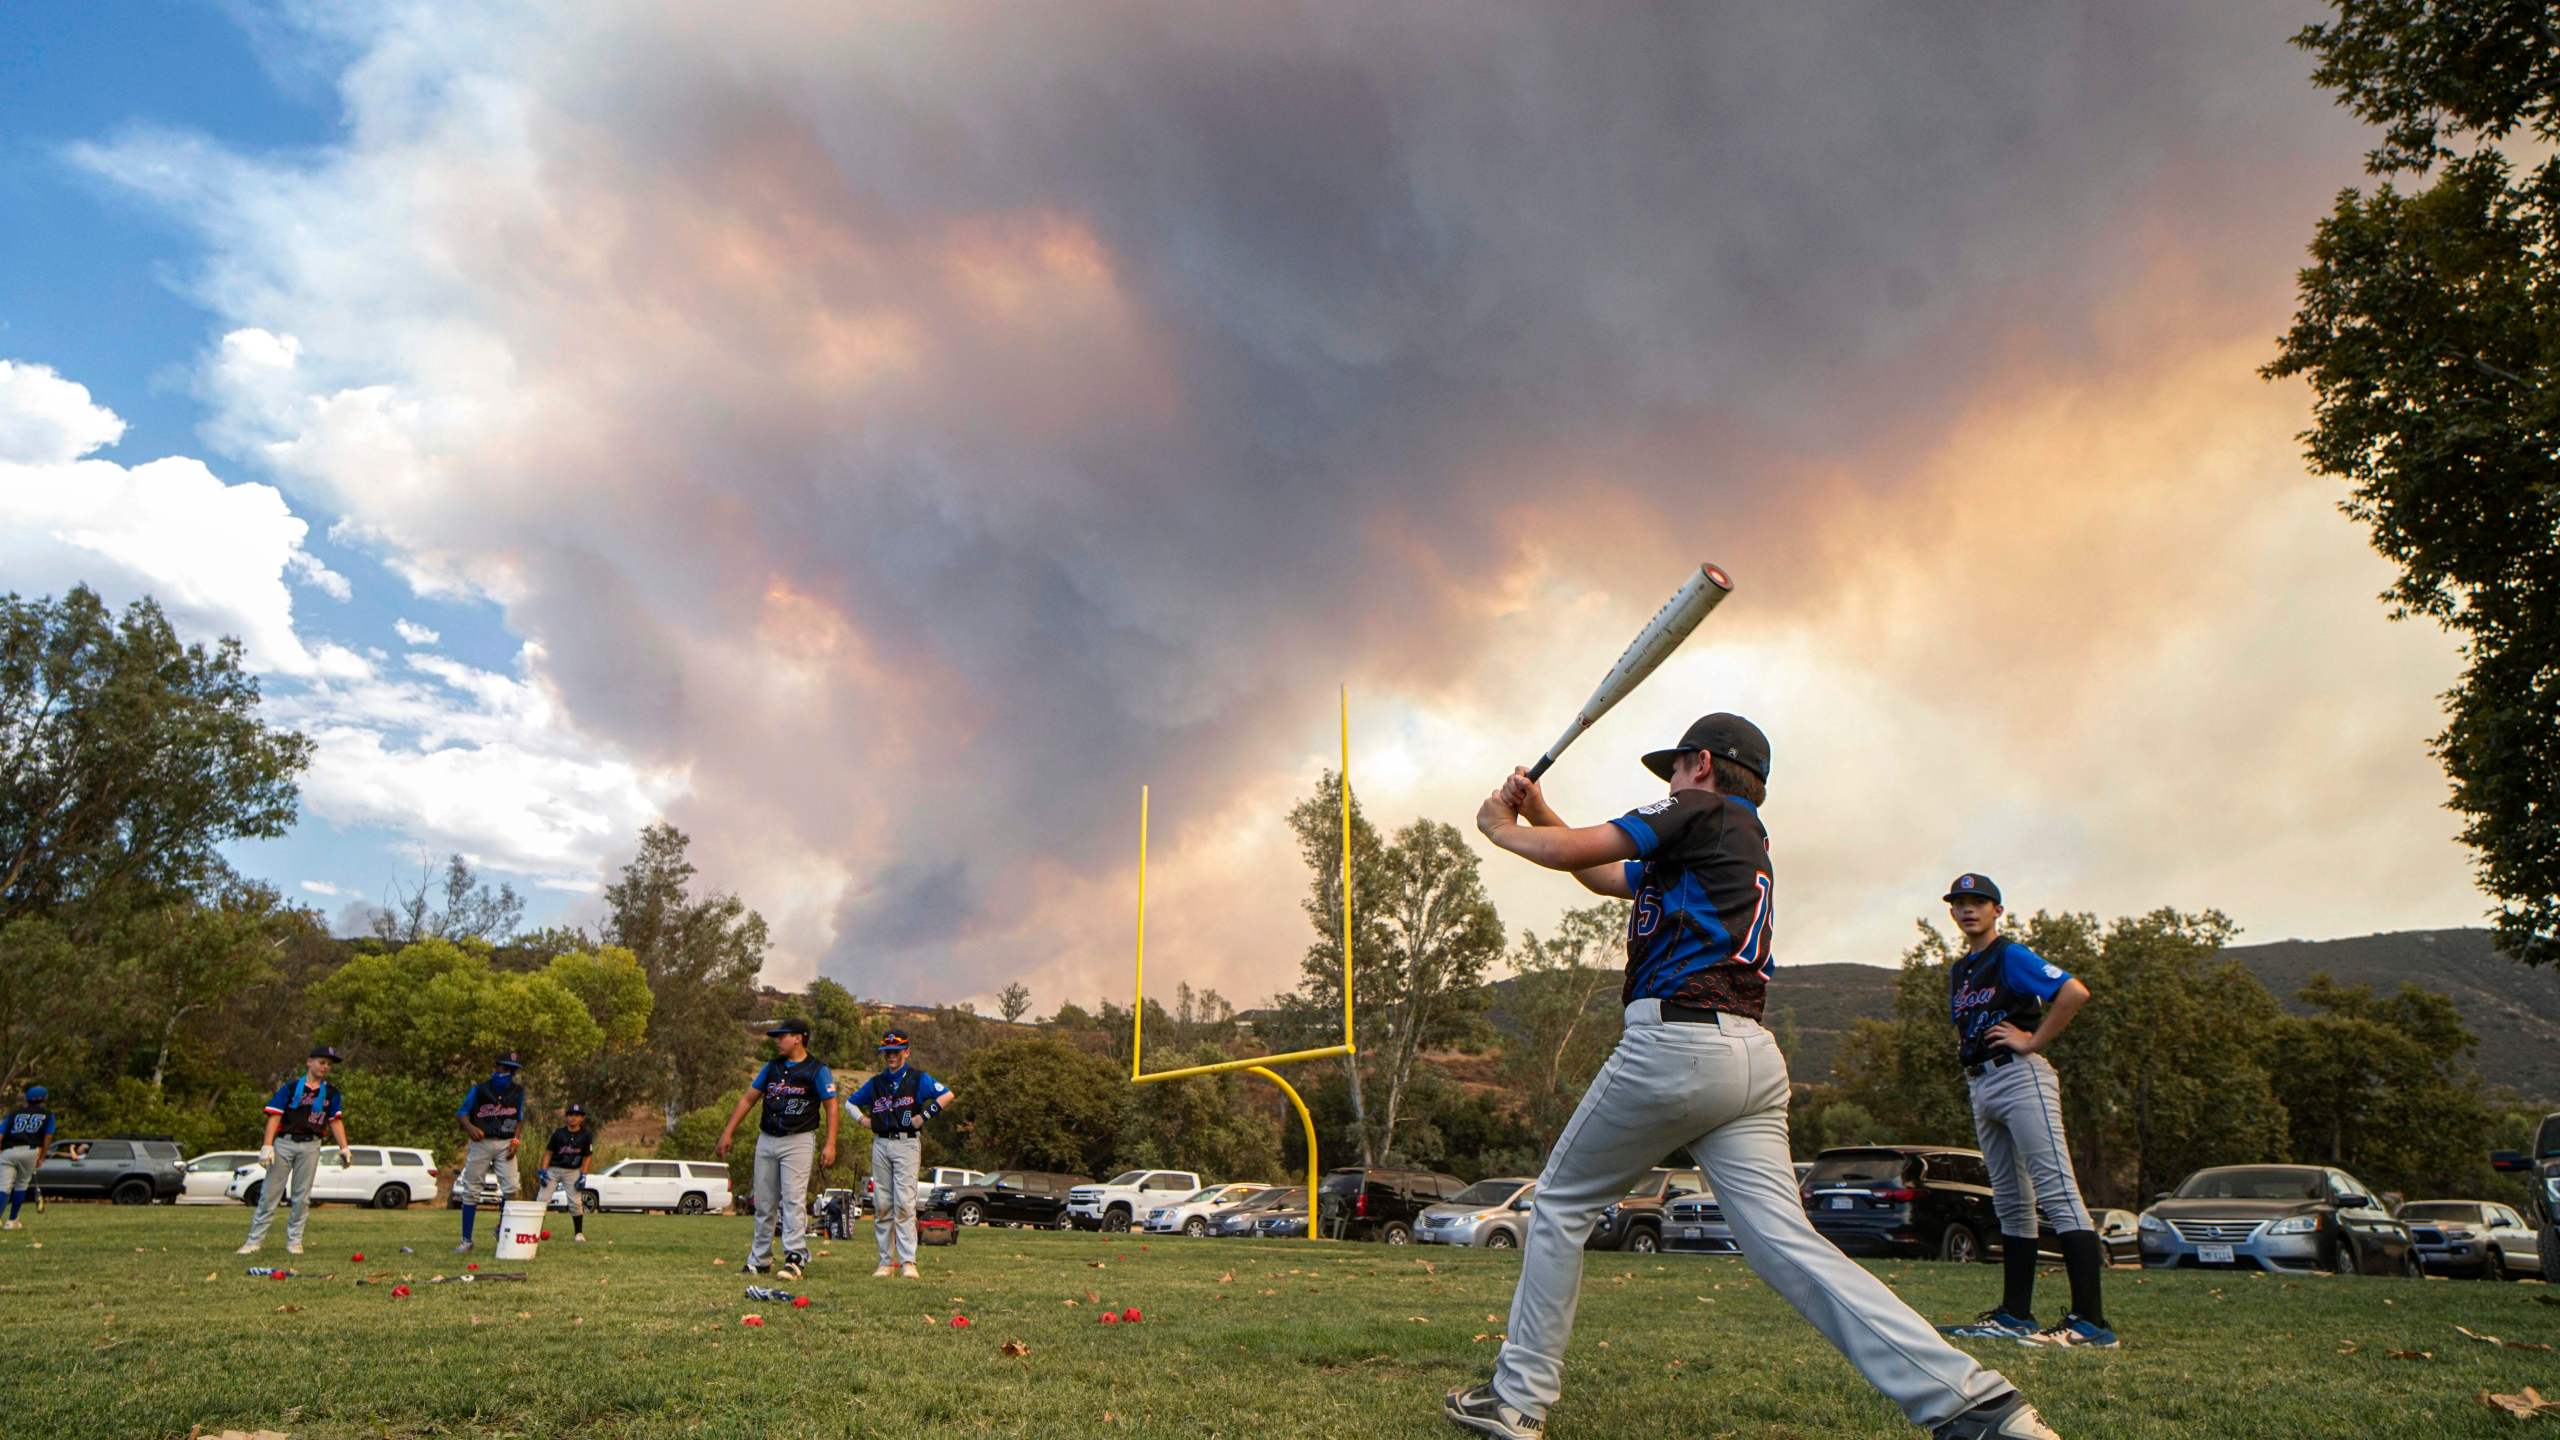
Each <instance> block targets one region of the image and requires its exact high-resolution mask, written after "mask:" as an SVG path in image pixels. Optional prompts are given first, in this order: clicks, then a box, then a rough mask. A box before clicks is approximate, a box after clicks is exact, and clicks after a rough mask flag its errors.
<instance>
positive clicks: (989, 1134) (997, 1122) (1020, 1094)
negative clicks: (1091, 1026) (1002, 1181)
mask: <svg viewBox="0 0 2560 1440" xmlns="http://www.w3.org/2000/svg"><path fill="white" fill-rule="evenodd" d="M951 1086H952V1088H953V1089H955V1090H957V1091H958V1092H959V1093H960V1103H959V1104H958V1105H957V1106H955V1107H954V1108H953V1111H952V1124H951V1130H952V1132H953V1134H952V1136H951V1137H950V1138H954V1139H956V1140H957V1142H958V1146H957V1148H958V1150H959V1151H960V1153H962V1154H965V1155H967V1156H969V1157H970V1159H971V1160H972V1161H973V1162H974V1163H976V1164H978V1165H980V1166H982V1167H1001V1166H1020V1167H1021V1168H1023V1169H1025V1170H1058V1171H1065V1172H1069V1173H1074V1174H1085V1175H1092V1174H1098V1173H1100V1172H1101V1171H1103V1170H1104V1169H1105V1168H1106V1167H1107V1166H1108V1165H1109V1164H1110V1162H1111V1157H1112V1150H1113V1148H1114V1146H1115V1144H1116V1142H1117V1141H1118V1138H1119V1131H1120V1121H1121V1114H1120V1105H1121V1101H1122V1099H1123V1098H1124V1097H1125V1094H1126V1092H1127V1091H1128V1089H1129V1077H1128V1075H1127V1074H1126V1073H1125V1072H1123V1071H1122V1070H1120V1069H1119V1068H1117V1067H1115V1066H1114V1065H1112V1063H1111V1062H1110V1061H1108V1060H1104V1059H1102V1058H1100V1057H1099V1056H1095V1055H1088V1054H1086V1053H1085V1052H1083V1051H1081V1050H1078V1049H1076V1048H1075V1047H1074V1046H1072V1045H1068V1044H1066V1043H1064V1042H1062V1041H1058V1040H1046V1039H1021V1040H999V1041H997V1042H996V1043H995V1044H993V1045H989V1046H987V1047H986V1048H984V1049H982V1050H980V1051H978V1052H977V1053H976V1054H974V1055H971V1056H970V1057H969V1058H968V1059H967V1060H965V1061H963V1062H962V1063H961V1065H960V1066H959V1068H958V1069H957V1071H955V1072H954V1076H953V1078H952V1080H951Z"/></svg>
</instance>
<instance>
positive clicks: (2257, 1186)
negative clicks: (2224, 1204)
mask: <svg viewBox="0 0 2560 1440" xmlns="http://www.w3.org/2000/svg"><path fill="white" fill-rule="evenodd" d="M2320 1194H2321V1185H2320V1172H2319V1171H2317V1170H2292V1169H2284V1168H2280V1167H2277V1166H2273V1165H2268V1166H2247V1165H2242V1166H2234V1167H2232V1168H2230V1169H2227V1170H2199V1171H2197V1172H2196V1173H2194V1174H2193V1175H2190V1176H2188V1177H2187V1183H2186V1184H2184V1185H2181V1186H2179V1187H2178V1198H2179V1199H2181V1200H2317V1199H2319V1198H2320Z"/></svg>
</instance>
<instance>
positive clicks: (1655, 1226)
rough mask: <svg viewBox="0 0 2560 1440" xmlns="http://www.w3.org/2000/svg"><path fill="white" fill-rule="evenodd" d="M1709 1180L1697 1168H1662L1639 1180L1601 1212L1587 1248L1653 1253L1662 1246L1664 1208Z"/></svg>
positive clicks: (1696, 1189) (1704, 1185) (1700, 1187)
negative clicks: (1699, 1175)
mask: <svg viewBox="0 0 2560 1440" xmlns="http://www.w3.org/2000/svg"><path fill="white" fill-rule="evenodd" d="M1706 1188H1707V1182H1706V1181H1704V1180H1702V1179H1700V1178H1699V1177H1698V1172H1697V1171H1695V1170H1672V1169H1660V1170H1656V1171H1654V1172H1653V1173H1652V1174H1650V1175H1647V1176H1646V1177H1644V1178H1643V1179H1642V1180H1639V1181H1637V1182H1636V1188H1634V1189H1633V1190H1630V1191H1628V1192H1627V1198H1625V1199H1623V1200H1621V1201H1619V1202H1618V1203H1617V1204H1615V1205H1612V1206H1610V1207H1609V1208H1608V1209H1606V1210H1603V1211H1601V1212H1600V1223H1598V1224H1596V1225H1594V1226H1592V1227H1591V1238H1590V1239H1588V1240H1585V1241H1583V1242H1582V1248H1583V1249H1585V1250H1633V1251H1634V1252H1636V1253H1637V1254H1639V1255H1650V1254H1652V1253H1654V1252H1655V1251H1657V1250H1659V1249H1661V1248H1662V1207H1663V1206H1665V1205H1667V1204H1669V1203H1671V1202H1672V1201H1674V1200H1677V1199H1679V1198H1680V1197H1681V1196H1683V1195H1696V1194H1699V1193H1701V1192H1703V1191H1704V1190H1705V1189H1706Z"/></svg>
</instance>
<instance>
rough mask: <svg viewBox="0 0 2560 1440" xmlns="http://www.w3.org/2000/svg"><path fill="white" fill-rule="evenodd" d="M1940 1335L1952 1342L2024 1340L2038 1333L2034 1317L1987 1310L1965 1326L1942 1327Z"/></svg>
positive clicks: (1939, 1328) (1939, 1331) (1940, 1327)
mask: <svg viewBox="0 0 2560 1440" xmlns="http://www.w3.org/2000/svg"><path fill="white" fill-rule="evenodd" d="M1938 1333H1939V1334H1941V1335H1944V1336H1946V1337H1947V1338H1948V1339H1950V1340H2024V1339H2026V1338H2027V1337H2028V1336H2030V1335H2033V1334H2035V1333H2036V1321H2035V1317H2034V1316H2032V1315H2026V1316H2019V1315H2012V1314H2010V1313H2009V1312H2008V1311H2006V1310H1985V1311H1983V1312H1982V1313H1981V1314H1979V1315H1976V1316H1974V1317H1973V1319H1972V1320H1970V1321H1968V1322H1966V1323H1965V1324H1962V1325H1941V1326H1939V1327H1938Z"/></svg>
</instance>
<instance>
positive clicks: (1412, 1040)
mask: <svg viewBox="0 0 2560 1440" xmlns="http://www.w3.org/2000/svg"><path fill="white" fill-rule="evenodd" d="M1385 868H1386V872H1387V876H1388V882H1389V884H1388V891H1387V905H1386V914H1385V915H1384V916H1382V917H1381V923H1380V925H1379V929H1380V931H1381V932H1382V936H1381V942H1380V943H1381V948H1382V949H1383V951H1384V954H1383V955H1382V956H1381V957H1380V958H1381V959H1382V960H1383V961H1384V962H1385V963H1383V964H1382V965H1380V966H1378V967H1377V970H1376V972H1375V973H1376V977H1377V990H1376V992H1375V993H1373V994H1371V995H1369V996H1367V997H1365V1002H1364V1003H1365V1004H1366V1005H1367V1006H1369V1007H1372V1008H1375V1009H1377V1010H1379V1011H1381V1012H1383V1022H1384V1023H1383V1024H1382V1025H1381V1027H1380V1028H1381V1029H1382V1030H1383V1032H1384V1037H1385V1042H1386V1043H1385V1045H1384V1047H1383V1053H1381V1054H1379V1055H1376V1056H1374V1057H1372V1058H1373V1059H1374V1061H1375V1063H1376V1065H1377V1067H1378V1069H1379V1071H1380V1072H1381V1078H1382V1079H1383V1080H1384V1081H1385V1083H1386V1091H1387V1094H1386V1106H1385V1111H1384V1114H1383V1115H1382V1117H1381V1118H1380V1120H1379V1122H1378V1128H1377V1135H1376V1143H1375V1148H1374V1150H1371V1149H1369V1148H1368V1147H1365V1146H1364V1152H1365V1153H1370V1154H1392V1153H1393V1152H1394V1150H1395V1146H1396V1124H1397V1121H1398V1120H1399V1119H1400V1118H1401V1117H1402V1111H1403V1104H1404V1096H1405V1091H1406V1088H1407V1087H1408V1086H1410V1085H1411V1084H1412V1083H1413V1067H1414V1062H1415V1061H1416V1060H1418V1059H1420V1058H1421V1056H1422V1052H1423V1051H1424V1050H1425V1049H1426V1048H1428V1047H1431V1046H1436V1045H1443V1044H1446V1043H1448V1042H1449V1041H1451V1040H1453V1039H1455V1038H1457V1037H1458V1036H1459V1035H1461V1034H1464V1033H1465V1032H1466V1030H1467V1028H1468V1024H1469V1022H1471V1021H1472V1020H1473V1019H1474V1018H1475V1017H1476V1016H1477V1014H1478V1013H1480V1012H1481V1011H1482V1009H1483V1005H1484V989H1483V985H1484V972H1485V968H1486V967H1487V966H1489V965H1491V964H1492V963H1493V960H1494V957H1496V956H1498V955H1500V954H1501V953H1502V920H1501V917H1499V916H1497V915H1496V914H1495V913H1494V909H1493V901H1492V900H1491V899H1489V898H1487V897H1486V895H1485V893H1484V878H1483V876H1482V874H1481V873H1480V871H1479V868H1478V865H1477V861H1476V853H1475V851H1474V850H1472V849H1470V848H1468V846H1467V843H1466V841H1465V840H1463V839H1461V838H1460V837H1459V835H1458V831H1457V828H1456V827H1455V826H1451V825H1447V824H1444V823H1442V822H1440V821H1437V820H1416V821H1414V822H1413V823H1412V824H1410V825H1408V826H1406V827H1405V828H1404V829H1402V830H1400V831H1398V832H1396V840H1395V844H1394V845H1392V846H1391V847H1389V848H1388V851H1387V853H1386V856H1385Z"/></svg>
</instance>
